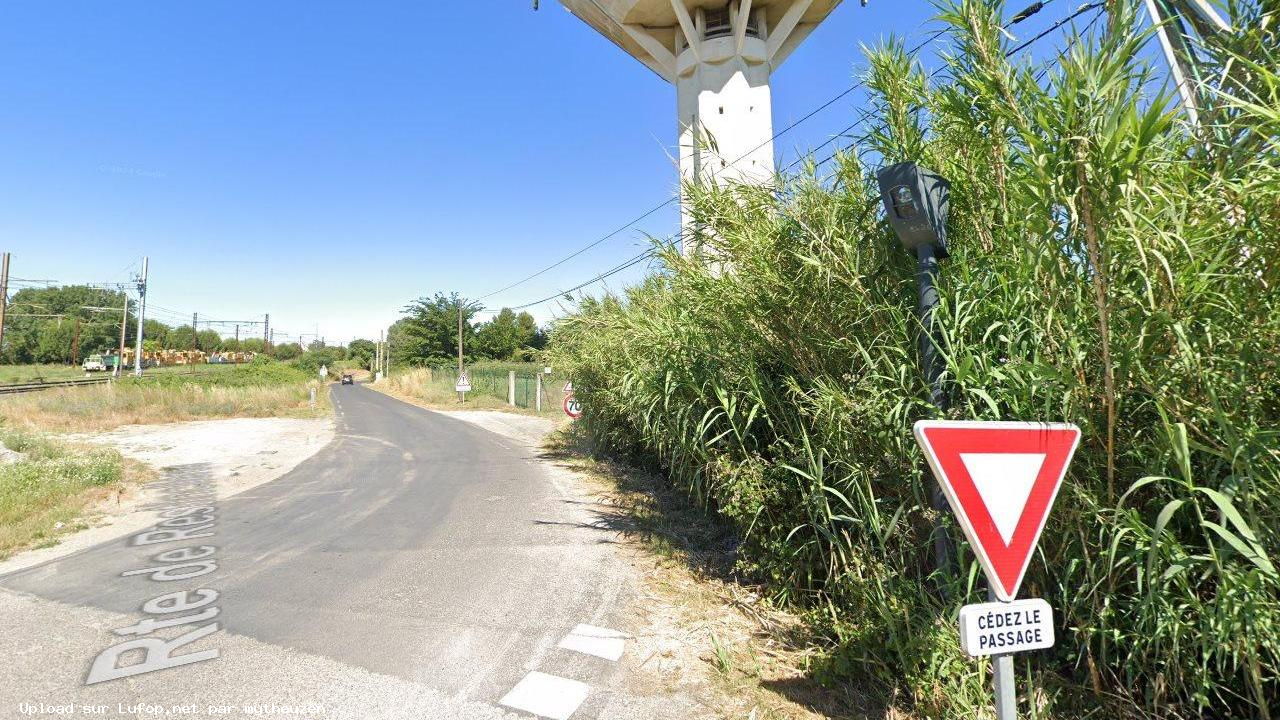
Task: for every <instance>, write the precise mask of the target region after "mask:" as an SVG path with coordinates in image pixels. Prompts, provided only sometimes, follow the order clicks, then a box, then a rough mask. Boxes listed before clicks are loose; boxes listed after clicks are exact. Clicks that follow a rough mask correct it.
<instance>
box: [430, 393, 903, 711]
mask: <svg viewBox="0 0 1280 720" xmlns="http://www.w3.org/2000/svg"><path fill="white" fill-rule="evenodd" d="M437 412H440V411H438V410H437ZM444 414H446V415H449V416H450V417H453V418H457V419H459V420H463V421H465V422H470V423H473V424H475V425H478V426H480V427H483V428H485V429H487V430H490V431H491V432H495V433H498V434H500V435H502V436H504V437H506V438H507V439H509V440H512V441H515V442H518V443H522V444H525V445H526V446H527V447H530V448H532V449H536V450H539V451H540V455H541V457H542V460H543V462H544V463H545V464H546V467H547V468H548V470H549V472H550V473H551V477H552V480H553V482H555V483H556V484H557V485H561V486H563V487H565V488H566V489H569V490H571V491H572V492H573V493H574V494H576V495H579V496H585V497H589V498H590V499H591V501H592V502H593V507H592V508H591V510H592V512H593V514H594V515H595V517H596V521H595V524H596V525H597V526H598V527H602V528H607V529H610V530H614V531H615V533H616V535H615V538H616V540H617V545H616V546H617V547H618V548H619V549H620V551H621V552H623V553H625V557H626V560H627V562H628V563H629V564H630V565H631V567H632V569H633V570H634V571H635V579H634V581H635V582H636V584H637V587H638V589H639V592H640V594H641V596H642V597H643V599H644V601H643V602H641V603H637V604H636V610H635V613H636V617H635V622H634V623H633V624H632V625H631V627H634V628H637V629H641V630H638V631H637V634H636V635H635V636H634V638H633V642H631V643H629V647H628V651H627V655H626V657H625V660H626V662H628V663H629V664H630V670H631V671H632V672H633V673H635V674H636V675H637V676H639V677H641V678H644V679H645V680H647V683H648V684H647V688H646V689H647V690H648V692H650V693H652V695H653V696H655V697H660V696H671V697H676V696H679V697H694V698H697V699H698V701H699V705H700V707H699V708H698V711H697V713H696V714H693V715H691V717H706V718H725V719H727V718H749V719H750V720H819V719H820V718H857V719H859V720H861V719H864V718H872V717H874V718H877V720H908V718H909V716H908V715H905V714H900V713H898V712H896V711H894V710H893V709H885V708H881V707H874V706H873V705H868V704H867V703H866V701H865V699H864V698H862V697H850V696H847V695H845V694H843V693H840V692H833V691H828V690H826V689H824V688H822V687H820V686H819V685H818V684H817V683H815V682H814V681H812V680H811V679H810V678H809V677H808V676H807V674H806V673H805V666H806V663H807V661H808V659H809V655H810V654H811V653H812V650H811V649H810V648H809V647H808V645H807V644H806V643H804V642H803V641H799V640H797V638H801V637H802V636H803V628H802V625H801V623H800V621H799V619H798V618H796V617H794V616H791V615H789V614H787V613H784V612H779V611H777V610H776V609H774V608H771V607H770V606H769V605H768V603H766V602H765V601H764V599H763V598H762V597H761V596H760V594H759V593H758V592H757V591H756V589H755V588H753V587H751V586H749V585H743V584H741V583H738V582H736V581H735V580H733V579H732V578H731V577H728V574H727V572H725V571H727V565H728V563H727V562H725V561H724V558H725V557H726V556H727V555H730V554H731V551H728V550H729V549H728V547H727V546H728V545H731V544H732V538H730V537H728V536H726V535H725V534H723V532H722V530H721V529H717V528H715V527H713V526H712V525H711V524H709V523H707V522H704V521H703V520H701V519H699V518H697V517H695V516H696V515H698V514H699V513H698V511H697V510H695V509H693V508H690V507H688V506H687V503H684V502H683V501H678V500H677V501H673V500H672V498H670V497H661V496H662V494H663V490H662V489H661V488H662V487H664V483H663V482H662V481H661V479H660V478H657V477H653V476H648V475H645V474H644V473H640V472H638V471H636V470H635V469H633V468H626V467H622V466H613V465H610V464H608V463H603V462H599V461H595V460H591V459H589V458H587V457H585V456H584V455H583V454H582V453H581V452H578V451H576V450H574V449H571V448H568V447H566V444H565V442H564V439H563V438H560V437H557V436H555V435H553V433H554V432H555V431H556V430H557V429H561V428H565V427H567V424H566V423H565V422H556V421H552V420H550V419H547V418H540V417H530V416H527V415H516V414H511V413H504V412H500V411H483V410H481V411H445V412H444ZM664 504H666V507H660V506H662V505H664Z"/></svg>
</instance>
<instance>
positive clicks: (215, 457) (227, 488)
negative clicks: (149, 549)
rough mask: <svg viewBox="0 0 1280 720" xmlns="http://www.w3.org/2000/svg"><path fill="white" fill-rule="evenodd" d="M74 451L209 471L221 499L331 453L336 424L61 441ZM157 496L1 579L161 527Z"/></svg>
mask: <svg viewBox="0 0 1280 720" xmlns="http://www.w3.org/2000/svg"><path fill="white" fill-rule="evenodd" d="M58 437H59V439H64V440H67V441H69V442H73V443H84V444H93V445H102V446H106V447H111V448H114V449H116V450H118V451H119V452H120V453H121V454H122V455H124V456H125V457H127V458H130V459H132V460H136V461H138V462H142V463H145V464H147V465H149V466H151V467H153V468H155V469H157V470H158V471H160V472H161V473H163V472H164V471H165V469H166V468H170V467H175V466H179V465H189V464H192V463H207V464H208V466H209V468H210V471H211V474H212V477H213V479H214V481H215V483H216V486H217V492H218V497H219V499H225V498H228V497H231V496H233V495H237V494H239V493H242V492H244V491H246V490H249V489H251V488H254V487H257V486H259V485H262V484H263V483H266V482H270V481H271V480H274V479H276V478H278V477H280V476H281V475H284V474H285V473H287V472H289V471H290V470H292V469H293V468H294V467H296V466H297V465H298V464H299V463H301V462H302V461H304V460H306V459H307V458H309V457H311V456H312V455H314V454H315V453H316V452H318V451H319V450H320V449H321V448H323V447H324V446H326V445H328V444H329V442H330V441H332V440H333V437H334V426H333V420H331V419H328V418H321V419H290V418H237V419H231V420H206V421H200V422H186V423H170V424H165V425H131V426H126V427H122V428H118V429H116V430H113V431H111V432H106V433H93V434H76V435H62V436H58ZM155 499H156V498H155V496H154V493H153V491H152V490H151V489H149V486H148V485H143V486H141V487H134V488H130V490H129V491H128V492H127V493H125V494H123V495H120V496H113V497H112V499H111V500H110V501H109V502H107V503H102V504H99V505H97V506H96V507H94V508H93V509H92V510H91V511H90V513H89V514H88V516H87V517H86V518H85V522H86V524H88V525H89V526H90V527H89V528H88V529H86V530H82V531H80V532H78V533H75V534H73V535H67V536H64V537H62V538H61V541H60V542H59V543H58V544H57V545H53V546H50V547H43V548H36V549H33V550H28V551H26V552H22V553H19V554H17V555H15V556H13V557H12V558H9V559H8V560H5V561H3V562H0V575H4V574H7V573H10V572H14V571H17V570H22V569H24V568H28V567H32V566H35V565H39V564H40V563H44V562H47V561H49V560H54V559H57V558H61V557H66V556H67V555H71V554H73V553H75V552H78V551H80V550H83V549H84V548H88V547H92V546H94V545H97V544H99V543H102V542H107V541H109V540H114V539H116V538H119V537H123V536H125V535H129V534H131V533H135V532H138V531H140V530H143V529H145V528H147V527H150V526H151V525H154V524H155V523H156V522H157V520H158V515H157V513H156V512H155V511H154V510H146V509H144V508H146V507H148V506H154V505H155V503H154V502H153V501H154V500H155Z"/></svg>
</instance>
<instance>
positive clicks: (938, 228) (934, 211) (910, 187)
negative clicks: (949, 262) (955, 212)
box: [876, 162, 951, 258]
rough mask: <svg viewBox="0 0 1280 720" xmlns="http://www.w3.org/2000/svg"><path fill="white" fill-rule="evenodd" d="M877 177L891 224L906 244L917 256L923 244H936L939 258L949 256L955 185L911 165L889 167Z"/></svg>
mask: <svg viewBox="0 0 1280 720" xmlns="http://www.w3.org/2000/svg"><path fill="white" fill-rule="evenodd" d="M876 178H877V179H878V180H879V181H880V199H881V200H882V201H883V202H884V208H885V212H886V213H887V214H888V216H889V224H890V225H891V226H893V230H894V232H896V233H898V237H899V238H901V240H902V244H903V245H905V246H906V247H907V249H908V250H910V251H911V252H913V253H914V252H915V251H916V250H917V249H918V248H919V247H921V246H923V245H932V246H934V251H935V252H936V253H937V255H938V257H940V258H945V257H947V256H948V253H947V210H948V205H949V204H950V201H951V183H949V182H947V181H946V180H945V179H944V178H943V177H942V176H941V175H939V174H937V173H935V172H933V171H932V170H926V169H925V168H922V167H920V166H919V165H916V164H915V163H909V162H908V163H900V164H898V165H892V166H890V167H887V168H885V169H883V170H881V171H880V172H879V173H877V174H876Z"/></svg>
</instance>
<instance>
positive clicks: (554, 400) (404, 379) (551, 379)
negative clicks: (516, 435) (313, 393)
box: [371, 360, 564, 417]
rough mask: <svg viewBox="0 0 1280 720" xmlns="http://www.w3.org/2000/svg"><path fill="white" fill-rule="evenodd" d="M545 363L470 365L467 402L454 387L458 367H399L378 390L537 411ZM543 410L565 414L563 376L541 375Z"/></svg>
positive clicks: (457, 406)
mask: <svg viewBox="0 0 1280 720" xmlns="http://www.w3.org/2000/svg"><path fill="white" fill-rule="evenodd" d="M542 370H543V366H542V365H539V364H536V363H511V362H505V363H504V362H494V361H489V360H484V361H481V362H478V363H475V364H473V365H469V366H467V375H468V378H469V379H470V380H471V388H472V389H471V391H470V392H468V393H467V399H466V401H465V402H459V401H458V393H457V391H456V390H455V388H456V384H457V380H458V371H457V368H455V367H435V368H411V369H407V370H398V371H396V372H393V373H391V376H390V377H389V378H388V379H387V380H386V381H385V382H383V383H381V384H378V385H373V386H371V387H373V388H374V389H375V390H385V391H386V392H387V393H388V394H391V395H395V396H398V397H401V398H403V399H408V400H414V401H418V402H420V403H422V404H424V405H428V406H431V407H442V408H448V409H454V410H480V409H492V410H506V411H515V410H523V411H528V412H536V411H537V406H538V403H537V393H538V375H539V373H541V372H542ZM513 372H514V373H515V374H516V387H515V390H516V392H515V401H516V404H515V407H512V406H511V405H509V404H508V402H507V401H508V392H509V390H510V380H509V378H510V373H513ZM542 378H543V380H542V414H543V415H551V416H555V417H563V416H564V410H563V408H562V407H561V403H562V401H563V400H564V393H563V388H564V376H563V375H543V376H542Z"/></svg>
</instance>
